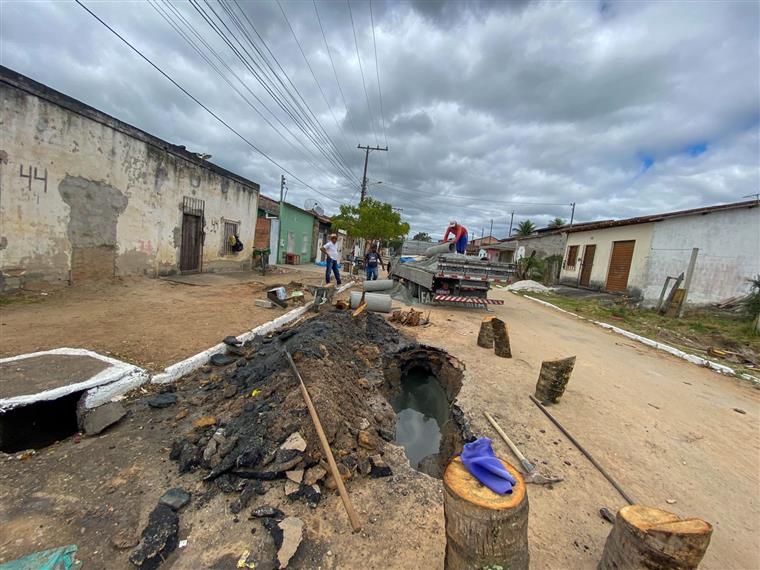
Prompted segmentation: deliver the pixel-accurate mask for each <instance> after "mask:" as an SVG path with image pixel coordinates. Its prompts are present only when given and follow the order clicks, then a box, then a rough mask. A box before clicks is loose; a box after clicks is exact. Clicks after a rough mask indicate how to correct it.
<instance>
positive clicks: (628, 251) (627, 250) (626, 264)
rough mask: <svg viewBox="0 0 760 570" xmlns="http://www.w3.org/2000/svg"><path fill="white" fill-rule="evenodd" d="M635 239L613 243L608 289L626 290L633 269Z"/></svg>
mask: <svg viewBox="0 0 760 570" xmlns="http://www.w3.org/2000/svg"><path fill="white" fill-rule="evenodd" d="M635 245H636V242H635V241H634V240H630V241H616V242H614V243H613V244H612V256H611V258H610V269H609V272H608V273H607V290H608V291H625V289H626V287H628V274H629V273H630V271H631V260H632V259H633V248H634V246H635Z"/></svg>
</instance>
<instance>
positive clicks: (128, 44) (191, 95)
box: [75, 0, 341, 203]
mask: <svg viewBox="0 0 760 570" xmlns="http://www.w3.org/2000/svg"><path fill="white" fill-rule="evenodd" d="M75 1H76V3H77V4H79V5H80V6H81V7H82V8H83V9H84V10H85V11H86V12H87V13H88V14H90V16H92V17H93V18H95V19H96V20H97V21H98V22H100V23H101V24H102V25H103V26H104V27H105V28H106V29H108V30H109V31H110V32H111V33H112V34H113V35H115V36H116V37H117V38H119V39H120V40H121V41H122V42H123V43H124V44H126V45H127V47H129V49H131V50H132V51H133V52H135V53H136V54H137V55H138V56H140V57H141V58H142V59H143V60H145V62H146V63H148V64H149V65H150V66H151V67H152V68H153V69H155V70H156V71H158V72H159V73H160V74H161V75H163V76H164V77H165V78H166V79H168V80H169V81H170V82H171V83H172V84H173V85H174V86H175V87H176V88H177V89H179V90H180V91H182V93H184V94H185V95H187V96H188V97H189V98H190V99H192V100H193V101H194V102H195V103H196V104H197V105H198V106H200V107H201V108H202V109H203V110H204V111H206V112H207V113H208V114H209V115H211V116H212V117H214V118H215V119H216V120H217V121H219V123H221V124H222V125H224V126H225V127H227V129H229V130H230V131H231V132H232V133H233V134H235V135H236V136H237V137H238V138H239V139H240V140H242V141H243V142H244V143H246V144H247V145H248V146H250V147H251V148H252V149H253V150H254V151H256V152H257V153H259V154H260V155H261V156H263V157H264V158H265V159H266V160H268V161H269V162H271V163H272V164H274V165H275V166H276V167H278V168H279V169H281V170H282V171H283V172H286V173H287V174H289V175H290V176H292V177H293V178H295V179H296V180H298V181H299V182H300V183H301V184H303V185H304V186H306V187H307V188H309V189H311V190H313V191H314V192H316V193H317V194H319V195H320V196H324V197H325V198H327V199H329V200H332V201H334V202H337V203H341V202H340V201H339V200H335V199H334V198H332V197H330V196H328V195H327V194H324V193H322V192H320V191H319V190H317V189H316V188H314V187H313V186H312V185H311V184H308V183H307V182H305V181H304V180H302V179H301V178H299V177H298V176H296V175H295V174H293V173H292V172H291V171H290V170H288V169H287V168H285V167H284V166H283V165H282V164H280V163H279V162H277V161H276V160H274V159H273V158H272V157H270V156H269V155H268V154H267V153H265V152H264V151H263V150H261V149H260V148H258V147H257V146H256V145H255V144H253V143H252V142H251V141H250V140H248V139H247V138H246V137H244V136H243V135H242V134H240V132H238V131H237V130H235V129H234V128H233V127H232V126H231V125H230V124H229V123H227V122H226V121H225V120H224V119H222V118H221V117H220V116H219V115H217V114H216V113H215V112H214V111H212V110H211V109H210V108H209V107H207V106H206V105H205V104H204V103H202V102H201V101H200V100H199V99H197V98H196V97H195V96H194V95H193V94H191V93H190V92H189V91H188V90H187V89H185V88H184V87H182V85H180V84H179V83H177V81H175V80H174V79H173V78H172V77H171V76H170V75H169V74H168V73H166V72H165V71H164V70H163V69H161V68H160V67H158V66H157V65H156V64H155V63H153V61H151V60H150V59H149V58H148V57H147V56H146V55H144V54H143V53H142V52H141V51H140V50H139V49H137V48H136V47H135V46H133V45H132V44H131V43H130V42H129V41H128V40H127V39H126V38H124V36H122V35H121V34H119V32H117V31H116V30H114V29H113V28H112V27H111V26H109V25H108V24H107V23H106V22H105V21H103V20H102V19H101V18H100V17H99V16H98V15H97V14H95V13H94V12H93V11H92V10H90V9H89V8H88V7H87V6H85V5H84V4H83V3H82V2H81V0H75Z"/></svg>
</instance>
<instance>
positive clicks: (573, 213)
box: [570, 202, 575, 226]
mask: <svg viewBox="0 0 760 570" xmlns="http://www.w3.org/2000/svg"><path fill="white" fill-rule="evenodd" d="M570 205H571V206H572V207H573V209H572V211H571V212H570V225H571V226H572V225H573V218H575V202H573V203H572V204H570Z"/></svg>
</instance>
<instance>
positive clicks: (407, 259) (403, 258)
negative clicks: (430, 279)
mask: <svg viewBox="0 0 760 570" xmlns="http://www.w3.org/2000/svg"><path fill="white" fill-rule="evenodd" d="M398 260H399V261H400V262H401V263H409V262H411V261H416V259H414V258H413V257H408V256H402V257H399V258H398Z"/></svg>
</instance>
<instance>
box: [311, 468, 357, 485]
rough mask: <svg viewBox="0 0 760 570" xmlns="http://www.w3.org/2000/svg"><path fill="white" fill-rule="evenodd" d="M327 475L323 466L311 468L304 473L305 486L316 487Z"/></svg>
mask: <svg viewBox="0 0 760 570" xmlns="http://www.w3.org/2000/svg"><path fill="white" fill-rule="evenodd" d="M368 473H369V471H368ZM325 475H327V470H326V469H325V468H324V467H322V466H321V465H315V466H314V467H309V469H307V470H306V473H304V476H303V484H304V485H309V486H311V485H314V484H315V483H317V482H319V481H321V480H322V479H324V478H325Z"/></svg>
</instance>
